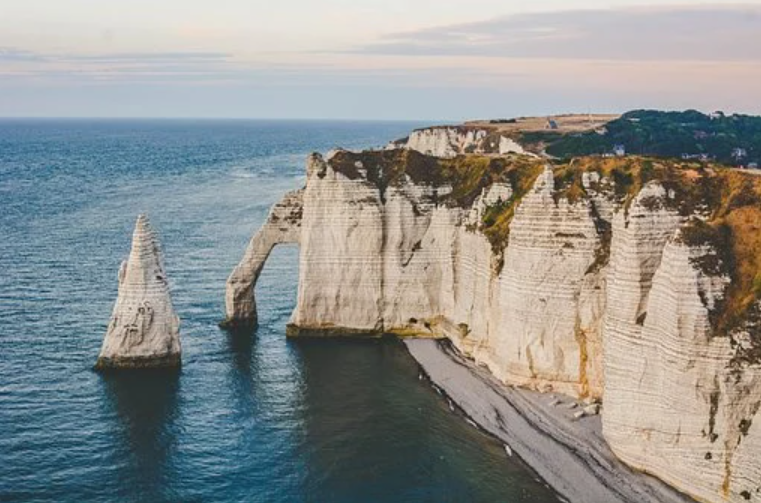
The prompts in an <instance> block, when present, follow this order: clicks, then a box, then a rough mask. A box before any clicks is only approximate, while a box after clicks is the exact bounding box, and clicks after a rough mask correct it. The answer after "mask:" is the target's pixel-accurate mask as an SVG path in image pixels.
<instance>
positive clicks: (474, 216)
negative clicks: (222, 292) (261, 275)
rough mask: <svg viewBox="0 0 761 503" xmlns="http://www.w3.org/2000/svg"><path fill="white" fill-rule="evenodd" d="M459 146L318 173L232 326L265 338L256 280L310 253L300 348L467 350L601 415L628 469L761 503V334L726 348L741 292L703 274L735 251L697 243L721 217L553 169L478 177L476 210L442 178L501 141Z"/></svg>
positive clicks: (314, 168) (667, 185) (354, 158)
mask: <svg viewBox="0 0 761 503" xmlns="http://www.w3.org/2000/svg"><path fill="white" fill-rule="evenodd" d="M460 133H461V132H458V131H457V130H448V129H446V128H437V129H429V130H424V131H421V132H420V133H419V134H417V136H416V135H415V133H413V136H412V137H411V138H410V140H409V141H410V144H411V145H414V146H415V148H411V147H410V148H408V149H407V150H408V151H409V150H415V151H416V152H417V150H420V151H422V152H428V153H434V154H436V155H438V156H440V157H441V159H439V160H437V161H435V162H434V161H432V160H430V159H428V158H421V156H420V154H417V153H414V152H404V153H395V152H397V151H396V150H393V149H392V150H391V151H385V152H382V153H372V152H370V153H356V154H354V153H347V152H342V151H338V152H333V153H331V154H330V155H329V156H328V157H327V158H325V159H323V158H322V157H321V156H319V155H316V154H315V155H313V156H312V157H311V158H310V159H309V162H308V167H307V182H306V187H305V188H304V189H303V193H300V194H301V197H302V198H303V199H302V206H298V205H293V204H291V203H288V204H285V206H283V203H279V206H276V209H274V210H273V212H279V211H281V210H280V209H278V208H282V207H288V208H290V207H294V208H295V207H296V206H298V208H299V209H298V211H289V214H290V215H291V218H290V221H289V223H288V225H285V226H282V227H279V228H277V229H278V230H277V231H276V232H275V231H272V232H274V235H270V232H271V231H270V230H269V229H271V227H272V225H273V223H272V222H271V221H270V220H268V222H267V223H266V224H265V226H264V228H263V229H262V231H260V234H259V235H261V234H264V235H265V236H269V237H267V238H266V239H264V241H263V242H264V243H265V244H264V245H261V247H262V248H261V249H262V250H264V251H258V252H256V253H252V247H251V246H250V247H249V251H247V253H246V258H244V260H243V262H242V263H241V264H242V265H241V266H239V269H241V267H244V270H243V272H245V274H242V275H241V274H240V272H241V271H239V269H236V272H234V273H233V275H232V276H231V282H228V294H227V295H228V297H227V299H228V320H230V321H232V322H236V320H237V321H243V322H246V321H247V320H250V319H252V317H254V319H255V306H254V304H253V293H252V290H253V289H252V286H253V282H255V279H256V271H258V270H259V269H260V268H261V264H262V262H263V260H264V259H265V258H266V254H267V253H268V252H269V249H270V248H271V246H272V244H273V243H276V242H279V241H278V240H281V241H289V240H290V241H298V242H299V243H300V248H301V251H300V264H299V267H300V281H299V290H298V300H297V306H296V309H295V311H294V313H293V316H292V319H291V324H290V326H289V330H288V333H289V335H292V336H296V335H357V334H370V335H377V334H380V333H394V334H398V335H402V336H417V337H421V336H423V337H426V336H427V337H438V338H440V337H446V338H449V339H450V340H451V341H452V343H453V344H454V345H455V347H457V348H458V349H459V350H460V351H461V352H462V353H463V354H465V355H467V356H469V357H470V358H472V359H473V360H475V362H476V363H477V364H482V365H484V366H486V367H487V368H488V369H489V370H490V371H491V373H492V374H493V375H494V376H496V377H497V378H498V379H499V380H501V381H502V382H504V383H508V384H513V385H519V386H523V387H526V388H529V389H535V390H539V391H555V392H562V393H565V394H569V395H572V396H575V397H579V398H587V397H589V398H590V399H593V398H601V399H602V420H603V428H604V435H605V438H606V440H607V441H608V442H609V443H610V446H611V448H612V450H613V451H614V452H615V453H616V454H617V455H618V456H619V457H620V458H621V459H622V460H623V461H625V462H626V463H627V464H629V465H631V466H633V467H635V468H637V469H639V470H642V471H645V472H648V473H650V474H653V475H655V476H657V477H659V478H661V479H663V480H665V481H666V482H668V483H670V484H672V485H673V486H675V487H676V488H678V489H680V490H681V491H684V492H685V493H687V494H689V495H692V496H694V497H696V498H698V499H700V500H704V501H710V502H720V501H737V502H740V501H747V500H748V498H749V497H750V498H751V499H750V500H751V501H752V500H753V499H754V498H761V493H759V488H760V487H761V469H760V468H759V465H760V463H758V461H757V460H758V456H761V450H759V449H760V447H761V430H759V428H758V427H757V423H758V421H757V420H754V419H755V416H756V413H757V411H758V409H759V407H760V405H759V404H761V370H760V369H761V366H760V365H759V363H758V362H757V361H756V360H757V358H756V359H754V358H755V357H754V358H750V357H747V355H749V354H753V355H755V353H754V352H758V351H759V350H758V349H757V347H756V346H755V344H756V342H754V341H758V339H759V335H761V334H759V333H758V330H759V328H758V325H757V324H747V325H746V326H745V328H744V329H742V330H736V331H734V332H732V333H731V334H728V333H714V330H713V327H712V325H711V316H712V313H714V311H716V310H717V309H718V308H719V306H720V305H721V303H722V301H723V299H724V298H725V297H726V295H727V291H728V290H727V289H728V285H729V282H730V279H729V277H727V275H726V274H724V273H722V272H720V271H719V272H716V271H713V272H712V271H711V270H709V269H710V267H706V266H705V264H712V263H714V262H716V260H714V259H715V258H716V257H717V256H718V255H719V253H718V252H719V251H720V250H717V249H715V247H714V246H713V245H712V244H711V243H708V242H707V243H702V244H687V243H686V241H685V239H683V233H684V231H685V229H686V226H688V225H690V224H688V221H690V220H691V219H693V220H695V219H697V220H698V221H705V220H707V219H708V218H709V216H710V214H711V212H710V211H708V208H705V207H703V206H701V205H700V204H697V203H695V204H693V205H692V206H690V205H689V204H686V203H685V204H682V203H683V201H680V200H678V196H677V192H678V191H677V192H675V190H674V185H673V183H674V181H673V180H665V181H662V180H658V179H652V177H651V178H650V179H649V180H650V181H645V182H642V183H641V184H639V185H638V184H636V183H634V182H633V179H630V178H627V176H628V175H626V173H623V172H621V171H620V170H619V171H616V170H617V169H619V168H614V169H613V170H612V171H609V172H607V173H608V174H607V175H606V174H601V173H602V171H600V170H598V171H589V172H586V171H585V172H583V173H581V172H578V173H577V174H574V172H573V171H572V170H571V168H552V167H550V166H547V167H545V168H544V169H541V166H540V169H539V170H538V171H536V175H535V176H534V177H533V178H526V177H523V178H522V177H520V176H514V175H515V173H512V174H511V175H510V176H507V177H506V178H505V179H501V180H500V181H498V182H490V183H488V184H486V185H484V184H481V185H479V183H480V181H479V180H481V179H480V178H477V177H476V178H475V179H473V177H472V176H471V172H469V171H467V170H465V171H463V172H462V173H460V174H459V175H458V176H459V177H460V180H462V182H461V183H462V184H470V185H471V186H473V187H475V188H477V189H478V192H472V191H473V190H475V189H474V188H473V187H470V188H469V189H468V190H471V193H468V194H465V195H463V191H464V189H463V187H462V186H457V185H456V184H452V183H450V180H451V179H447V178H446V176H443V175H442V176H439V175H441V173H444V172H446V171H447V170H449V171H452V170H455V169H456V166H457V162H460V161H461V158H462V156H461V155H459V154H460V153H461V150H462V145H463V144H466V143H468V142H471V141H483V140H484V138H478V136H477V135H475V136H473V137H472V138H471V137H470V136H467V135H466V136H464V137H462V136H458V135H460ZM413 154H414V155H413ZM494 155H498V154H489V156H487V157H486V159H487V161H488V160H489V159H491V161H488V162H492V161H493V160H494ZM383 156H386V157H383ZM394 156H396V157H394ZM453 156H455V157H453ZM422 157H425V156H422ZM379 159H380V160H379ZM383 159H386V161H383ZM388 159H392V160H395V159H403V160H400V161H398V162H407V163H409V165H408V166H407V167H406V171H405V170H404V169H402V170H401V171H399V169H398V168H399V166H398V165H396V164H393V162H392V163H390V164H389V163H388ZM507 159H508V160H509V159H513V160H509V161H508V162H526V163H529V162H532V163H534V165H536V163H537V161H536V159H529V158H527V157H525V156H523V157H521V156H517V157H509V156H508V157H507ZM521 159H522V160H521ZM526 159H529V160H528V161H527V160H526ZM382 161H383V162H382ZM384 162H386V163H385V164H384ZM595 162H596V161H595ZM605 162H608V161H605ZM610 162H618V161H615V160H613V161H610ZM624 162H628V161H624ZM647 162H651V161H647ZM435 163H438V164H435ZM489 166H491V165H489ZM622 166H623V165H622ZM436 169H441V170H442V171H441V173H436V172H432V170H434V171H435V170H436ZM489 169H491V168H488V169H486V170H485V171H483V175H479V176H483V177H486V176H487V175H488V176H491V175H489V173H490V171H489ZM526 169H529V170H531V169H533V168H531V167H529V168H526ZM643 169H645V168H643ZM646 169H649V170H652V169H654V168H653V167H652V165H648V167H647V168H646ZM692 169H696V170H698V171H695V172H694V173H693V174H692V175H691V176H703V175H700V172H699V170H700V169H702V168H699V167H698V168H692ZM395 170H396V171H395ZM564 170H565V171H564ZM622 173H623V174H622ZM669 176H671V175H669ZM680 176H681V175H680ZM705 176H712V175H711V173H708V174H706V175H705ZM511 177H512V178H511ZM474 180H475V182H474ZM527 180H530V185H529V186H528V187H523V186H522V184H526V183H528V182H527ZM661 182H663V183H661ZM683 182H684V181H682V183H683ZM690 183H692V181H690ZM696 183H698V182H696ZM705 183H708V182H705ZM732 183H735V184H737V183H744V182H742V180H738V179H733V181H732ZM474 184H475V185H474ZM715 190H717V191H718V190H720V189H719V188H716V189H715ZM754 190H755V189H754ZM738 193H739V192H738ZM683 196H684V197H687V196H689V197H693V198H695V199H696V200H698V199H701V198H702V197H704V196H705V194H702V195H700V194H698V195H695V194H693V193H691V192H684V194H683ZM698 196H700V197H698ZM289 197H291V196H288V197H287V198H286V200H288V198H289ZM749 197H750V199H748V198H749ZM743 198H744V199H743ZM743 198H741V199H740V200H739V201H740V202H739V203H737V204H740V205H746V206H748V205H750V206H748V207H752V208H753V211H754V212H755V211H757V210H758V208H757V207H756V206H759V204H757V203H756V202H755V201H756V200H755V199H753V198H752V197H751V196H750V192H748V193H745V194H744V195H743ZM707 199H708V200H714V202H715V203H716V204H721V205H724V206H721V207H722V208H725V209H724V210H722V211H733V210H732V205H731V204H729V205H727V204H725V203H726V202H721V203H719V202H716V201H715V199H716V198H712V197H711V196H710V194H709V195H708V197H707ZM687 202H690V201H687ZM693 203H694V201H693ZM701 204H702V203H701ZM754 205H755V206H754ZM755 214H756V213H749V215H751V216H752V215H755ZM495 215H496V216H495ZM505 218H507V220H504V222H503V221H502V220H500V219H505ZM495 219H496V221H495ZM748 219H749V221H750V222H751V224H749V225H752V222H753V218H751V217H748ZM495 222H496V223H495ZM500 222H502V224H501V223H500ZM505 222H506V223H505ZM500 225H502V227H500ZM495 228H496V229H498V230H499V229H501V230H499V232H498V233H496V234H495V233H494V229H495ZM751 232H752V231H751ZM259 235H257V236H259ZM749 235H750V236H752V235H753V234H749ZM273 236H274V237H273ZM254 239H255V240H256V239H257V238H256V237H255V238H254ZM252 243H254V241H252ZM258 246H260V245H257V247H254V251H256V250H259V248H258ZM251 257H254V258H255V259H254V260H252V259H251ZM252 264H253V265H252ZM700 264H703V266H702V268H701V266H700ZM717 271H718V270H717ZM237 278H243V279H240V280H237ZM233 279H236V281H232V280H233ZM248 299H250V301H249V300H248ZM231 306H232V307H233V308H232V309H231ZM236 306H237V307H236ZM743 348H745V349H743ZM743 351H744V353H743ZM740 354H744V355H746V356H745V357H744V358H739V357H738V355H740Z"/></svg>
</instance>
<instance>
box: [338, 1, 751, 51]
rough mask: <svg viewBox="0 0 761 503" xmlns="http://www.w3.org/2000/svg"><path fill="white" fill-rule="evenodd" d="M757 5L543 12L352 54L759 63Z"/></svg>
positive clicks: (397, 39) (422, 33)
mask: <svg viewBox="0 0 761 503" xmlns="http://www.w3.org/2000/svg"><path fill="white" fill-rule="evenodd" d="M759 33H761V6H758V5H730V6H721V5H710V6H709V5H706V6H697V7H689V6H682V7H661V8H637V9H635V8H629V9H619V10H611V9H607V10H582V11H567V12H545V13H533V14H522V15H513V16H506V17H500V18H496V19H492V20H488V21H482V22H476V23H467V24H459V25H452V26H444V27H439V28H432V29H426V30H418V31H412V32H406V33H395V34H390V35H387V36H384V37H382V38H381V39H380V40H379V41H377V42H375V43H371V44H365V45H362V46H360V47H358V48H355V49H351V50H352V51H356V52H360V53H364V54H395V55H408V56H409V55H416V56H434V55H435V56H491V57H501V58H507V57H519V58H551V59H560V58H563V59H609V60H618V61H635V60H681V61H684V60H692V61H728V60H732V61H759V60H761V43H759V39H758V37H759Z"/></svg>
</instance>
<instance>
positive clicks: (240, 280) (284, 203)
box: [222, 190, 303, 328]
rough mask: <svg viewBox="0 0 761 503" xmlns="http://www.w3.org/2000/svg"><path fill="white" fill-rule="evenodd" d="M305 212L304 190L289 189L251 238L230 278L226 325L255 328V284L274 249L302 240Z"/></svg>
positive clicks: (228, 282)
mask: <svg viewBox="0 0 761 503" xmlns="http://www.w3.org/2000/svg"><path fill="white" fill-rule="evenodd" d="M302 213H303V190H297V191H293V192H289V193H288V194H286V195H285V196H284V197H283V199H281V200H280V202H278V203H277V204H275V205H274V206H273V207H272V209H271V210H270V213H269V216H268V217H267V221H266V222H265V223H264V225H263V226H262V228H261V229H259V231H258V232H257V233H256V234H255V235H254V237H252V238H251V241H250V242H249V243H248V247H247V248H246V252H245V253H244V255H243V258H242V259H241V261H240V263H239V264H238V266H237V267H236V268H235V269H234V270H233V272H232V274H230V277H229V278H228V279H227V291H226V295H225V308H226V315H227V316H226V319H225V321H224V322H222V326H225V327H229V328H235V327H255V326H256V324H257V316H256V299H255V297H254V287H255V286H256V280H257V279H259V274H260V273H261V272H262V268H263V267H264V263H265V262H266V260H267V257H269V254H270V252H271V251H272V249H273V248H274V247H275V246H276V245H278V244H283V243H298V242H299V240H300V232H301V219H302Z"/></svg>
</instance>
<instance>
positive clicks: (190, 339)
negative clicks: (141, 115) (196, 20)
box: [0, 120, 555, 502]
mask: <svg viewBox="0 0 761 503" xmlns="http://www.w3.org/2000/svg"><path fill="white" fill-rule="evenodd" d="M415 126H417V125H416V124H398V123H396V124H394V123H340V122H254V121H229V122H192V121H152V122H141V121H118V122H113V121H112V122H109V121H52V120H51V121H3V122H0V500H2V501H56V502H81V501H144V502H161V501H261V502H298V501H315V502H322V501H336V502H369V501H391V502H397V501H432V502H434V501H435V502H438V501H458V502H459V501H505V502H547V501H554V500H555V498H554V496H553V495H552V494H551V492H550V491H549V490H547V489H546V488H545V487H544V486H543V485H542V484H541V483H539V482H537V481H535V479H534V476H533V475H532V474H531V473H529V472H528V471H527V470H526V469H525V468H524V467H523V466H521V465H520V464H519V462H518V461H516V460H515V459H511V458H507V456H506V454H505V452H504V449H503V448H502V446H501V445H500V444H499V443H497V442H495V441H493V440H492V439H490V438H488V437H486V436H485V435H483V434H481V433H480V432H478V431H477V430H475V429H473V428H471V427H470V426H469V425H468V424H467V423H466V422H465V421H463V420H462V418H461V417H458V416H457V415H455V414H453V413H451V412H450V410H449V408H448V406H447V405H446V403H445V402H444V401H443V400H442V399H441V397H439V396H438V395H437V394H436V393H435V392H433V391H432V390H431V388H430V386H429V385H428V384H427V383H426V382H425V381H423V380H419V379H418V369H417V367H416V365H415V363H414V361H413V360H412V359H411V358H410V356H409V355H408V354H407V353H406V351H405V350H404V348H403V346H402V345H401V344H400V343H399V342H397V341H395V340H391V339H389V340H378V341H366V340H363V341H350V340H342V341H307V340H286V338H285V333H284V329H285V324H286V321H287V319H288V316H289V315H290V312H291V310H292V309H293V307H294V305H295V296H296V285H297V280H298V270H297V265H298V264H297V250H296V249H295V248H293V247H291V248H279V249H277V250H276V251H275V253H274V255H273V256H272V257H271V259H270V262H269V263H268V264H267V267H266V268H265V270H264V272H263V274H262V277H261V279H260V281H259V286H258V288H259V291H258V293H257V295H258V297H257V300H258V303H259V315H260V323H261V326H260V328H259V329H258V331H257V332H256V333H254V334H237V335H231V334H228V333H226V332H223V331H221V330H219V329H218V328H217V325H216V323H217V322H218V321H219V319H220V317H221V316H222V313H223V294H224V284H225V279H226V277H227V274H228V273H229V272H230V270H231V268H232V267H233V266H234V265H235V264H236V263H237V261H238V259H239V258H240V256H241V254H242V252H243V249H244V247H245V244H246V242H247V240H248V238H249V237H250V235H251V234H252V233H253V232H254V230H255V229H256V228H257V226H258V225H259V224H260V223H261V222H262V221H263V220H264V218H265V215H266V212H267V210H268V208H269V206H270V204H272V203H273V202H275V201H276V200H277V199H278V198H279V196H280V195H281V194H282V193H283V192H285V191H287V190H290V189H293V188H296V187H298V186H300V185H301V184H302V183H303V162H304V158H305V155H306V154H307V153H308V152H310V151H313V150H318V151H325V150H328V149H330V148H332V147H335V146H344V147H349V148H359V147H368V146H378V145H382V144H384V143H385V142H386V141H387V140H389V139H392V138H396V137H401V136H404V135H406V133H407V132H408V131H409V130H410V129H411V128H413V127H415ZM140 212H146V213H148V214H149V216H150V217H151V219H152V221H153V224H154V226H155V227H156V228H157V230H158V231H159V233H160V236H161V238H162V241H163V245H164V250H165V256H166V268H167V272H168V275H169V277H170V280H171V285H172V292H173V295H174V301H175V306H176V309H177V311H178V313H179V315H180V317H181V319H182V328H181V333H182V343H183V368H182V371H181V372H180V373H179V375H178V374H162V373H138V374H129V375H112V376H101V375H98V374H96V373H93V372H92V371H91V370H90V369H91V366H92V364H93V363H94V361H95V358H96V356H97V353H98V350H99V347H100V344H101V341H102V337H103V335H104V333H105V329H106V323H107V321H108V318H109V314H110V311H111V308H112V304H113V301H114V300H115V296H116V288H117V284H116V273H117V270H118V266H119V263H120V261H121V260H122V259H123V258H124V257H125V256H126V254H127V252H128V250H129V245H130V242H129V240H130V233H131V230H132V226H133V225H134V220H135V217H136V215H137V214H138V213H140Z"/></svg>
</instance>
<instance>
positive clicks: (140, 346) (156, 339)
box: [96, 215, 181, 369]
mask: <svg viewBox="0 0 761 503" xmlns="http://www.w3.org/2000/svg"><path fill="white" fill-rule="evenodd" d="M180 353H181V348H180V320H179V318H178V317H177V315H176V314H175V312H174V308H173V307H172V299H171V296H170V294H169V285H168V282H167V277H166V273H165V272H164V263H163V257H162V252H161V248H160V245H159V242H158V239H157V237H156V235H155V233H154V231H153V229H152V228H151V225H150V223H149V222H148V218H147V217H145V216H144V215H140V216H139V217H138V219H137V223H136V224H135V231H134V233H133V235H132V249H131V251H130V254H129V258H128V259H127V260H126V261H125V262H123V263H122V265H121V268H120V269H119V294H118V297H117V299H116V304H115V305H114V310H113V313H112V314H111V321H110V323H109V325H108V332H107V333H106V337H105V339H104V340H103V346H102V348H101V351H100V355H99V356H98V361H97V363H96V368H99V369H108V368H141V367H178V366H179V365H180Z"/></svg>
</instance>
